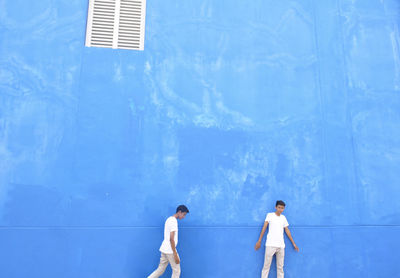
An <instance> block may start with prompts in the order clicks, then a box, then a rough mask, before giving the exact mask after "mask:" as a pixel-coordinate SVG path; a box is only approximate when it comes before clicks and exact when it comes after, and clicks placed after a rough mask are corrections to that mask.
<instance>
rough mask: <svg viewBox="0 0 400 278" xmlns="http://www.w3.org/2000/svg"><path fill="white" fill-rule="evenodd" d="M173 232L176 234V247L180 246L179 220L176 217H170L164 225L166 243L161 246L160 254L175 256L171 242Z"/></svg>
mask: <svg viewBox="0 0 400 278" xmlns="http://www.w3.org/2000/svg"><path fill="white" fill-rule="evenodd" d="M171 232H175V238H174V240H175V247H176V246H177V245H178V220H176V218H175V217H174V216H171V217H168V219H167V220H166V221H165V225H164V241H163V242H162V244H161V247H160V252H163V253H164V254H173V253H174V252H173V251H172V248H171V242H170V236H171Z"/></svg>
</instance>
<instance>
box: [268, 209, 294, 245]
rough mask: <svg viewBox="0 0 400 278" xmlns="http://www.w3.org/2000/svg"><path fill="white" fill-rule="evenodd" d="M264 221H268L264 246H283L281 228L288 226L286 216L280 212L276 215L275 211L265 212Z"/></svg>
mask: <svg viewBox="0 0 400 278" xmlns="http://www.w3.org/2000/svg"><path fill="white" fill-rule="evenodd" d="M265 221H268V226H269V230H268V234H267V241H266V242H265V246H271V247H282V248H284V247H285V241H284V240H283V228H285V227H287V226H289V223H288V222H287V220H286V217H285V216H284V215H283V214H281V215H280V216H278V215H276V214H275V212H270V213H268V214H267V217H266V218H265Z"/></svg>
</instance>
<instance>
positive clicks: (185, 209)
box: [176, 205, 189, 213]
mask: <svg viewBox="0 0 400 278" xmlns="http://www.w3.org/2000/svg"><path fill="white" fill-rule="evenodd" d="M179 211H180V212H186V213H189V209H188V208H187V207H186V206H185V205H180V206H179V207H177V208H176V212H177V213H178V212H179Z"/></svg>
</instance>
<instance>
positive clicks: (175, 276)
mask: <svg viewBox="0 0 400 278" xmlns="http://www.w3.org/2000/svg"><path fill="white" fill-rule="evenodd" d="M188 213H189V210H188V208H187V207H186V206H184V205H180V206H179V207H177V208H176V213H175V214H174V215H172V216H170V217H168V219H167V220H166V221H165V225H164V241H163V242H162V244H161V247H160V252H161V258H160V264H159V265H158V268H157V269H156V270H155V271H154V272H153V273H152V274H150V276H149V277H148V278H157V277H160V276H161V275H163V273H164V272H165V269H166V268H167V266H168V264H170V265H171V268H172V276H171V278H179V276H180V274H181V266H180V258H179V255H178V252H177V251H176V246H177V245H178V221H177V219H179V220H181V219H183V218H185V216H186V214H188Z"/></svg>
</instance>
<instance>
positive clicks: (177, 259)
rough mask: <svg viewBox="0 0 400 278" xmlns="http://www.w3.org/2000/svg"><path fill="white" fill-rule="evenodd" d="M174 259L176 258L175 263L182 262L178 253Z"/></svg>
mask: <svg viewBox="0 0 400 278" xmlns="http://www.w3.org/2000/svg"><path fill="white" fill-rule="evenodd" d="M174 259H175V263H176V264H180V263H181V260H180V259H179V255H178V253H175V254H174Z"/></svg>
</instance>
